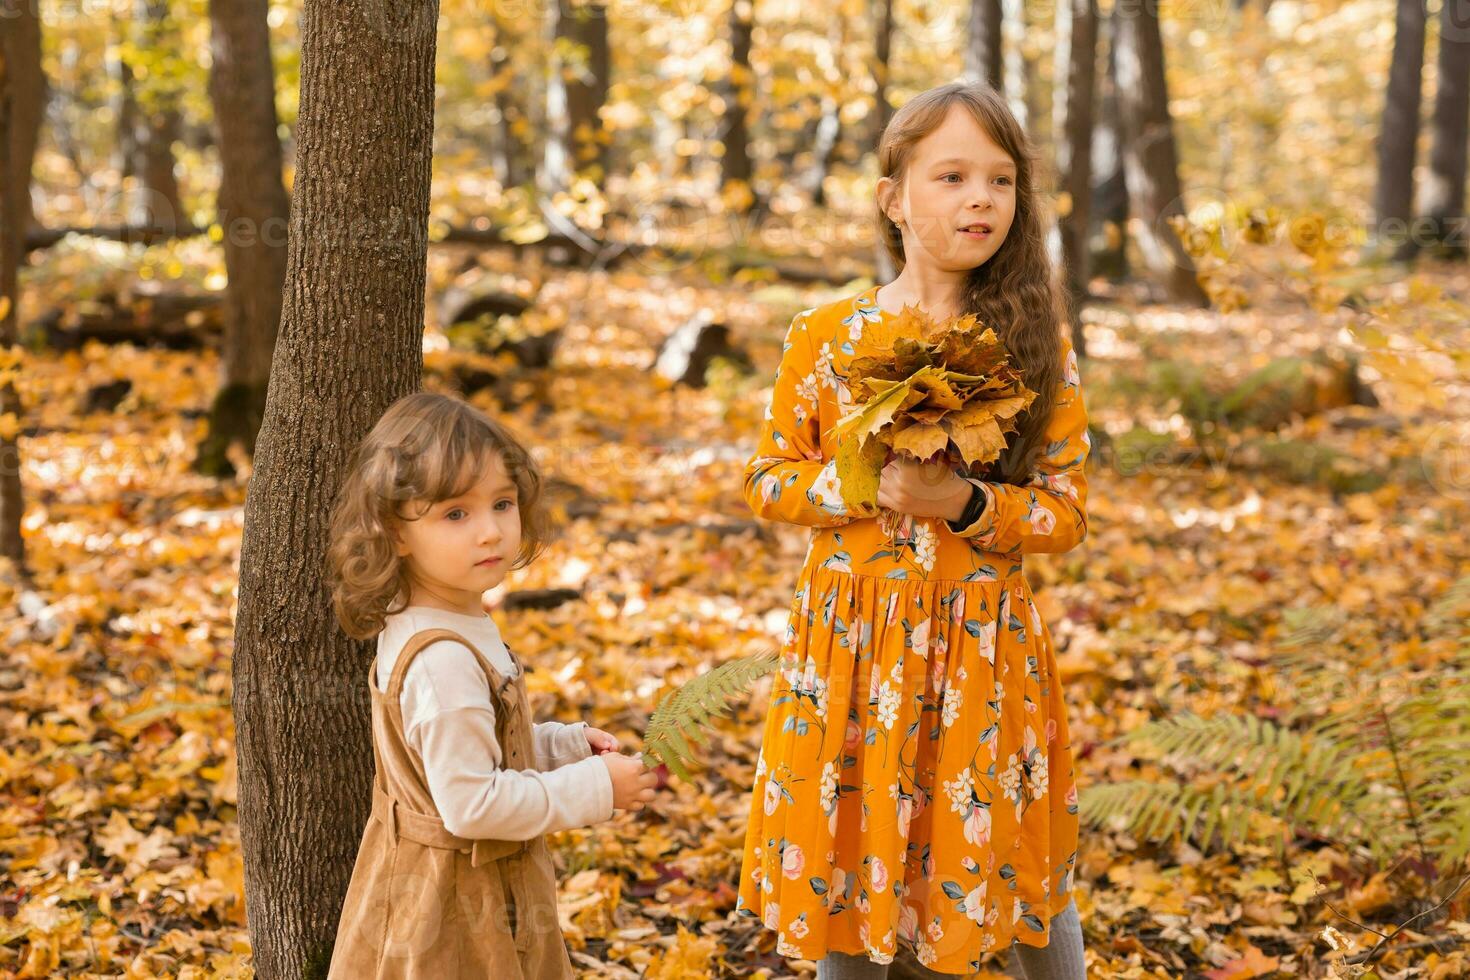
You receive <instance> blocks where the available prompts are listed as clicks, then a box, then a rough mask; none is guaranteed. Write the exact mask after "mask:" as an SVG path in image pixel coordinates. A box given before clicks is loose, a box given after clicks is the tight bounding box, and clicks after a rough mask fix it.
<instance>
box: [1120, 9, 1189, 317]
mask: <svg viewBox="0 0 1470 980" xmlns="http://www.w3.org/2000/svg"><path fill="white" fill-rule="evenodd" d="M1113 20H1114V22H1115V27H1116V28H1117V34H1116V37H1117V44H1118V97H1119V101H1120V104H1121V107H1122V110H1123V112H1122V115H1123V127H1124V133H1125V136H1126V139H1125V140H1124V143H1123V147H1124V153H1123V167H1124V172H1125V173H1126V175H1127V180H1128V192H1129V196H1130V197H1131V198H1132V200H1133V202H1134V203H1135V204H1137V205H1138V210H1137V217H1138V219H1139V220H1138V221H1137V222H1130V225H1131V226H1132V227H1133V229H1134V231H1135V240H1136V241H1137V242H1138V246H1139V251H1140V252H1141V253H1142V255H1143V260H1144V263H1145V265H1147V266H1148V269H1149V271H1150V273H1152V275H1153V276H1154V277H1155V279H1156V280H1157V281H1158V282H1159V284H1160V285H1162V286H1163V287H1164V289H1165V291H1166V292H1167V294H1168V296H1169V298H1170V299H1172V300H1174V301H1175V302H1179V303H1188V304H1190V305H1194V306H1208V305H1209V300H1208V298H1207V297H1206V296H1205V291H1204V289H1203V288H1201V287H1200V284H1199V280H1198V279H1196V278H1195V270H1194V259H1193V258H1191V257H1190V255H1189V253H1188V252H1186V251H1185V250H1184V246H1183V244H1182V243H1181V242H1180V240H1179V236H1178V235H1176V234H1175V233H1174V230H1173V229H1172V228H1170V227H1169V224H1168V219H1169V218H1170V217H1172V216H1174V215H1178V214H1183V213H1184V212H1185V208H1184V196H1183V192H1182V191H1181V190H1180V187H1179V164H1178V155H1177V153H1176V151H1175V147H1174V126H1173V121H1172V120H1171V119H1170V117H1169V92H1168V86H1167V85H1166V84H1165V81H1164V44H1163V39H1162V38H1161V37H1160V36H1159V15H1158V7H1157V6H1156V5H1154V4H1152V3H1146V2H1131V3H1127V4H1122V3H1120V4H1119V5H1118V6H1116V7H1114V8H1113Z"/></svg>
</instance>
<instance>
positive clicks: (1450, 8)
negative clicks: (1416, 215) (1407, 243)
mask: <svg viewBox="0 0 1470 980" xmlns="http://www.w3.org/2000/svg"><path fill="white" fill-rule="evenodd" d="M1440 11H1441V15H1440V21H1439V87H1438V88H1437V89H1436V90H1435V93H1434V115H1433V117H1432V119H1431V120H1430V123H1429V125H1430V128H1431V132H1432V135H1433V137H1434V142H1433V145H1432V146H1431V147H1430V150H1429V179H1428V181H1427V182H1426V183H1425V186H1424V200H1423V214H1424V217H1425V219H1426V220H1425V221H1422V222H1420V224H1421V225H1422V226H1423V233H1422V234H1420V235H1416V236H1414V239H1413V241H1414V242H1415V246H1416V247H1418V248H1425V247H1430V248H1432V249H1433V250H1434V251H1435V252H1436V253H1437V254H1438V255H1439V256H1440V257H1441V258H1455V259H1463V258H1464V257H1465V255H1466V247H1465V231H1466V229H1465V145H1466V138H1467V125H1466V124H1467V122H1470V119H1467V114H1470V23H1466V22H1465V21H1464V18H1465V15H1466V9H1465V4H1464V0H1444V5H1443V6H1442V7H1441V8H1440ZM1457 14H1458V17H1459V22H1457Z"/></svg>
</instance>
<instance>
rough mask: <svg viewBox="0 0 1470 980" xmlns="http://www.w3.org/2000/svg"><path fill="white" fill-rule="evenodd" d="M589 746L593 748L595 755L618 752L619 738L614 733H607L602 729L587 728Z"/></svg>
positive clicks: (589, 726)
mask: <svg viewBox="0 0 1470 980" xmlns="http://www.w3.org/2000/svg"><path fill="white" fill-rule="evenodd" d="M585 734H586V736H587V744H588V745H589V746H591V747H592V754H593V755H602V754H603V753H604V752H616V751H617V750H618V737H617V736H616V735H614V734H613V733H612V732H605V731H603V730H602V729H601V728H593V727H592V726H591V725H588V726H587V731H586V733H585Z"/></svg>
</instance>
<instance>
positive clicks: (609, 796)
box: [328, 392, 656, 980]
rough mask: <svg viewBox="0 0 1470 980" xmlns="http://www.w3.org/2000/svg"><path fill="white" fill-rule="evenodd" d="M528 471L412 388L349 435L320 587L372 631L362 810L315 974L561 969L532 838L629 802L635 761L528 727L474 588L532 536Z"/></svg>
mask: <svg viewBox="0 0 1470 980" xmlns="http://www.w3.org/2000/svg"><path fill="white" fill-rule="evenodd" d="M540 497H541V475H540V472H539V471H538V469H537V467H536V465H535V463H534V461H533V460H532V458H531V456H530V454H529V453H528V452H527V451H526V449H525V448H524V447H522V446H521V445H520V444H519V443H517V442H516V440H515V439H514V438H513V437H512V436H511V435H510V434H509V433H508V432H507V431H506V430H505V429H504V428H502V427H501V426H500V425H498V424H496V423H495V422H494V421H492V420H491V419H490V418H488V417H487V416H486V415H484V414H483V413H482V412H480V411H478V410H476V409H475V408H473V407H472V406H470V405H468V404H466V403H465V402H463V401H461V400H459V399H456V398H451V397H447V396H444V395H438V394H431V393H427V392H421V393H417V394H412V395H408V396H405V397H404V398H401V399H399V400H398V401H397V402H395V403H394V404H393V405H392V406H390V407H389V409H388V410H387V412H385V413H384V414H383V416H382V418H381V419H379V421H378V423H377V424H376V425H375V426H374V427H373V429H372V431H371V432H369V433H368V435H367V437H366V438H365V439H364V440H363V441H362V443H361V445H360V446H359V447H358V450H357V453H356V455H355V457H354V458H353V460H352V463H351V467H350V470H349V473H348V475H347V478H346V480H345V481H344V483H343V486H342V489H341V491H340V493H339V496H338V499H337V503H336V507H335V509H334V511H333V514H332V528H331V545H330V548H329V554H328V566H329V575H330V578H331V581H332V599H333V604H334V607H335V609H336V614H337V618H338V620H339V622H340V623H341V625H342V628H343V630H344V631H346V632H347V633H348V634H349V635H350V636H353V637H357V638H360V639H366V638H369V637H376V640H377V656H376V658H375V661H374V662H373V664H372V666H371V669H370V671H369V675H368V689H369V691H370V692H371V701H372V732H373V756H374V761H375V763H376V774H375V776H374V778H373V808H372V817H371V819H369V821H368V823H367V826H366V828H365V829H364V831H363V836H362V843H361V845H360V847H359V850H358V854H357V861H356V864H355V866H354V867H353V872H352V881H351V884H350V885H349V886H348V890H347V896H346V899H345V902H344V905H343V909H342V916H341V919H340V922H339V924H338V931H337V942H336V947H335V950H334V952H333V956H332V962H331V967H330V970H329V977H331V978H343V980H348V978H350V980H361V978H366V977H387V976H392V977H401V978H426V980H427V978H432V980H446V978H454V977H476V978H483V977H488V976H495V977H504V978H507V980H510V978H527V980H532V978H534V980H551V978H563V977H566V978H570V977H572V976H573V972H572V965H571V960H570V957H569V956H568V954H567V950H566V944H565V941H564V940H563V938H562V935H561V929H560V925H559V922H558V919H557V910H556V879H555V874H554V869H553V865H552V860H551V853H550V851H549V850H548V848H547V844H546V835H547V834H549V833H552V832H554V831H558V830H566V829H568V828H571V827H584V826H587V825H589V824H593V823H597V822H599V821H602V820H607V819H609V818H611V817H612V815H613V812H614V811H615V810H617V809H631V810H639V809H642V807H643V804H644V803H645V802H646V801H648V800H650V799H652V798H653V793H654V790H653V787H654V784H655V779H656V777H655V775H654V774H653V773H652V772H651V771H649V770H648V769H647V768H646V767H645V766H644V765H643V764H642V761H641V760H640V759H639V758H637V757H635V756H629V755H623V754H621V753H619V752H617V751H616V750H617V748H618V740H617V738H616V737H615V736H614V735H612V734H610V733H608V732H605V731H602V730H601V729H597V728H590V727H588V725H587V723H586V722H577V723H576V724H571V725H568V724H562V723H561V722H555V721H547V722H540V723H534V722H533V721H532V717H531V711H530V706H529V704H528V702H527V698H526V682H525V672H524V669H523V666H522V663H521V660H520V658H518V657H517V656H516V655H515V654H514V653H513V652H511V650H509V649H508V648H507V646H506V644H505V642H504V641H503V640H502V638H501V635H500V631H499V629H497V627H496V625H495V622H494V620H492V619H491V618H490V617H489V616H488V615H487V614H486V613H485V610H484V608H483V607H482V605H481V595H482V593H484V592H485V591H486V590H488V589H491V588H494V587H495V586H496V585H499V584H500V582H501V581H502V580H503V579H504V578H505V574H506V572H507V571H509V570H510V569H512V568H521V567H523V566H525V565H526V564H528V563H529V562H530V561H531V560H532V559H533V558H534V557H536V555H537V554H539V553H540V551H541V550H542V548H543V547H544V545H545V541H546V538H547V532H548V526H547V517H546V514H545V511H544V509H543V507H542V504H541V500H540Z"/></svg>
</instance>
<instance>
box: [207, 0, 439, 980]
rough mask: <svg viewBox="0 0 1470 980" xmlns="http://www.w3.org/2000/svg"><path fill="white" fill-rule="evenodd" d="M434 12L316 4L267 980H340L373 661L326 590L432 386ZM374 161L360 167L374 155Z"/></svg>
mask: <svg viewBox="0 0 1470 980" xmlns="http://www.w3.org/2000/svg"><path fill="white" fill-rule="evenodd" d="M438 12H439V11H438V3H437V2H435V0H419V2H406V0H405V2H399V3H392V4H387V3H369V4H364V3H361V2H359V0H306V3H305V7H304V9H303V11H302V19H301V115H300V119H299V122H298V124H297V132H296V140H297V143H296V146H297V159H298V160H299V163H300V166H299V169H298V170H297V178H296V183H295V188H294V191H293V194H292V202H291V224H290V235H289V241H288V245H287V266H286V288H285V294H284V303H283V309H282V318H281V331H280V338H279V340H278V342H277V348H276V357H275V361H274V364H273V367H272V371H271V382H270V393H269V397H268V398H267V400H266V409H265V421H264V423H263V424H262V426H261V429H260V438H259V441H258V444H257V447H256V455H255V469H254V473H253V475H252V477H251V480H250V489H249V493H248V495H247V497H246V501H245V528H244V541H243V544H242V548H241V555H240V586H239V594H240V600H239V611H238V614H237V618H236V627H235V652H234V710H235V724H236V732H237V735H236V752H237V756H238V759H239V772H240V794H239V795H240V805H239V823H240V842H241V847H242V849H243V852H244V859H245V895H246V903H247V912H248V921H249V924H250V939H251V944H252V947H253V951H254V966H255V973H256V976H258V977H261V978H262V980H286V978H289V980H298V978H301V977H308V978H313V977H322V976H325V972H326V967H327V965H328V963H329V962H330V959H331V952H332V946H333V941H334V938H335V935H336V927H337V920H338V917H339V915H340V914H341V908H342V900H343V897H344V895H345V894H346V890H347V884H348V881H349V880H350V878H351V873H352V866H353V861H354V860H355V857H356V853H357V847H358V843H359V841H360V839H361V834H362V828H363V825H364V823H365V821H366V820H367V817H368V813H369V811H370V796H369V787H370V780H371V779H372V773H373V755H372V751H371V731H370V721H369V710H368V704H367V690H366V688H365V686H364V684H365V678H366V676H367V669H368V664H369V663H370V661H371V658H372V649H371V646H370V644H368V643H364V642H356V641H352V640H349V639H348V638H347V637H346V635H344V634H343V633H342V631H341V630H340V629H339V628H338V625H337V623H336V621H335V619H334V618H333V615H332V611H331V608H332V607H331V603H330V601H329V590H328V587H327V585H326V583H325V581H324V578H323V570H322V556H323V555H324V553H325V549H326V544H327V530H328V517H329V513H330V508H331V505H332V501H333V499H334V497H335V494H336V491H337V488H338V487H339V485H340V483H341V480H342V476H343V473H344V469H345V467H346V465H347V462H348V459H349V455H350V453H351V452H352V450H353V448H354V447H355V446H356V444H357V443H358V442H359V441H360V440H361V438H362V436H363V435H364V434H365V433H366V432H367V430H368V429H369V428H370V427H371V426H372V425H373V423H374V422H375V421H376V420H377V419H378V417H379V416H380V415H381V414H382V412H383V411H384V410H385V409H386V408H387V407H388V405H390V404H391V403H392V402H393V401H395V400H396V399H398V398H399V397H401V396H403V395H405V394H408V393H409V392H412V391H414V390H416V389H417V388H418V387H419V384H420V381H421V377H422V369H423V346H422V337H423V318H424V286H425V274H426V269H425V261H426V255H427V250H428V207H429V175H430V161H431V152H432V143H433V124H434V43H435V24H436V22H437V19H438ZM365 147H366V148H370V149H371V152H365V150H364V148H365Z"/></svg>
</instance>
